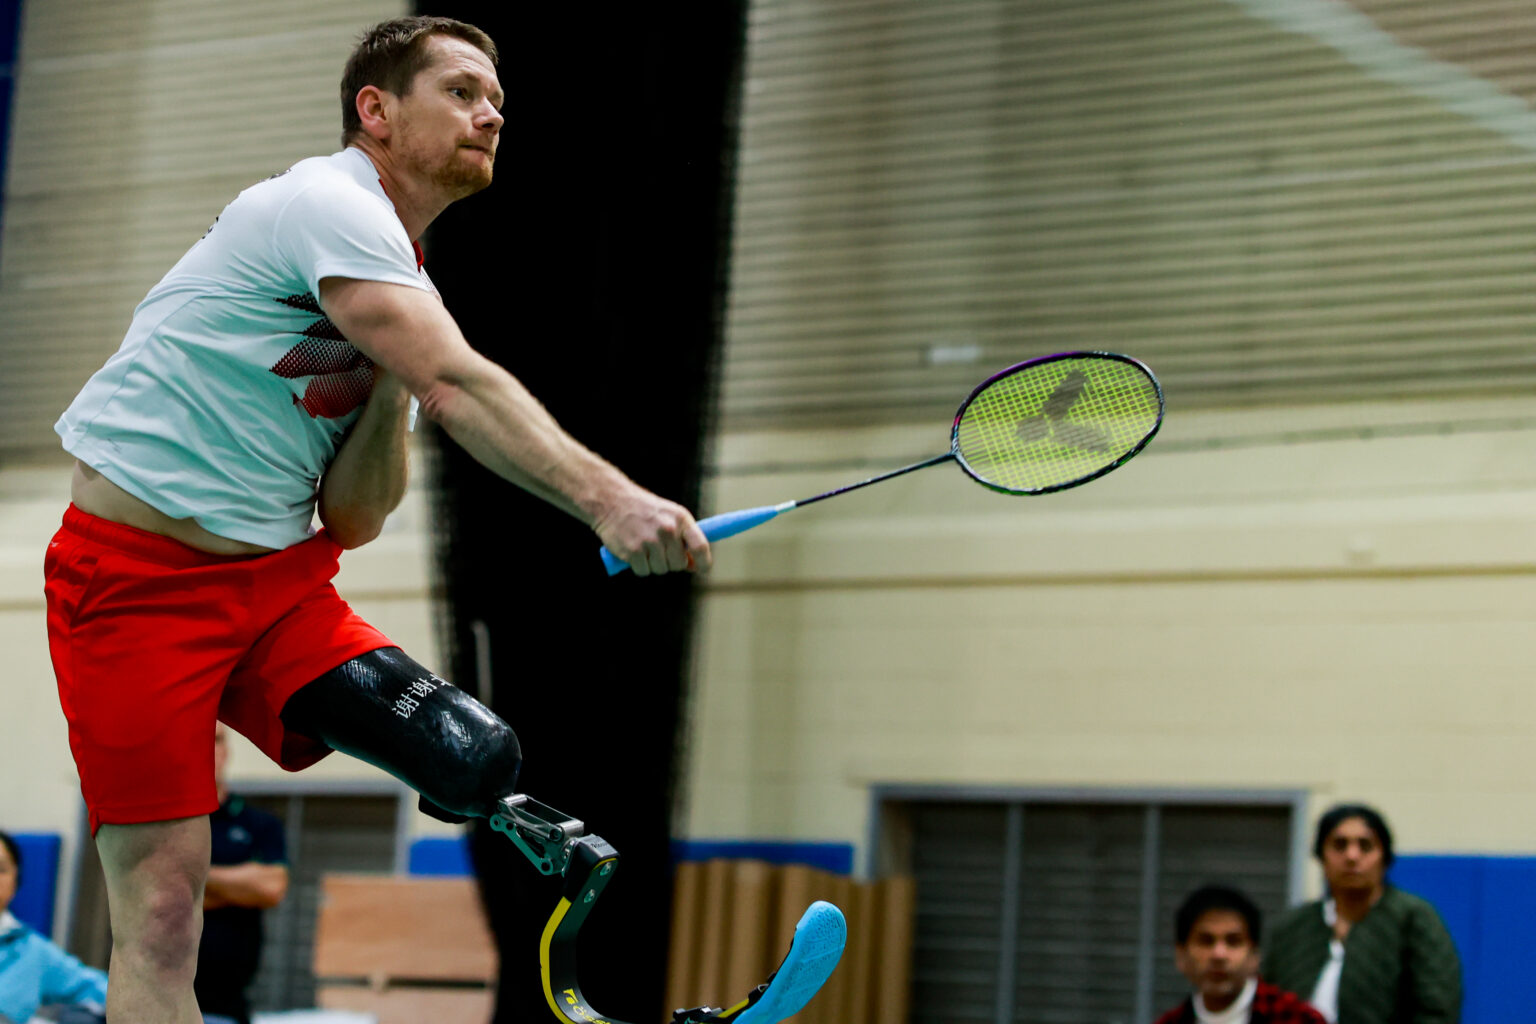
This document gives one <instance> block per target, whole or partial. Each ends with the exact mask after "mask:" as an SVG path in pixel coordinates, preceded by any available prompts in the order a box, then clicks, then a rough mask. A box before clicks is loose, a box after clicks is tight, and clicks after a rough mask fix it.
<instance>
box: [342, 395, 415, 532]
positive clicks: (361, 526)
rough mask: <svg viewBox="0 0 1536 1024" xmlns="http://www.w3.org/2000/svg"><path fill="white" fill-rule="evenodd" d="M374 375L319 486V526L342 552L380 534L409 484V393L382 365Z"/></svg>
mask: <svg viewBox="0 0 1536 1024" xmlns="http://www.w3.org/2000/svg"><path fill="white" fill-rule="evenodd" d="M373 374H374V376H373V391H372V393H371V394H370V395H369V396H368V403H367V404H366V405H365V406H364V407H363V411H362V414H361V415H359V416H358V418H357V422H356V423H355V424H353V426H352V432H351V433H350V434H349V435H347V439H346V440H345V441H343V442H342V444H341V448H340V449H339V450H338V451H337V452H336V458H335V459H333V460H332V462H331V464H330V466H329V467H328V468H327V469H326V472H325V476H324V477H323V478H322V479H321V481H320V522H321V523H322V524H324V526H325V529H326V532H327V533H329V534H330V535H331V537H332V538H333V539H334V540H335V541H336V543H338V544H340V545H341V546H342V547H344V548H355V547H360V546H361V545H363V544H366V543H368V542H369V541H371V540H373V539H374V538H375V537H377V536H378V535H379V532H380V531H381V530H383V529H384V519H385V517H387V516H388V515H389V514H390V513H391V512H393V511H394V510H395V507H396V506H397V505H399V504H400V499H401V498H403V497H404V496H405V485H406V481H407V479H408V464H409V450H408V446H407V443H406V437H405V435H406V430H405V425H406V416H407V413H408V411H409V409H410V401H411V396H410V392H408V391H406V389H405V387H404V385H402V384H401V383H400V382H399V380H397V379H396V378H395V376H394V375H393V374H391V373H389V372H388V371H387V370H385V369H384V368H383V367H382V366H377V365H375V366H374V368H373Z"/></svg>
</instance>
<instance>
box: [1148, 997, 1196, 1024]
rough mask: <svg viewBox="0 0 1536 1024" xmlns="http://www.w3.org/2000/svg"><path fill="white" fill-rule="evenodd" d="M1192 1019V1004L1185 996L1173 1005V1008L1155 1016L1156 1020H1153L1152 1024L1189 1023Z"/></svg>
mask: <svg viewBox="0 0 1536 1024" xmlns="http://www.w3.org/2000/svg"><path fill="white" fill-rule="evenodd" d="M1194 1019H1195V1011H1194V1005H1193V1003H1192V1002H1191V1001H1190V1000H1189V999H1188V998H1186V999H1185V1000H1184V1001H1183V1002H1182V1003H1180V1004H1179V1005H1178V1006H1175V1007H1174V1008H1173V1009H1171V1010H1169V1011H1168V1012H1167V1013H1165V1014H1163V1015H1162V1016H1161V1017H1159V1018H1157V1020H1155V1021H1153V1024H1189V1022H1190V1021H1193V1020H1194Z"/></svg>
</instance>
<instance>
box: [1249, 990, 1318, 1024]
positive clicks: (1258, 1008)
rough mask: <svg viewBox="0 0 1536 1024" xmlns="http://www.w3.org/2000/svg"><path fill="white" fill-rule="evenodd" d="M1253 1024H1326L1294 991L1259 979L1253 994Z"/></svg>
mask: <svg viewBox="0 0 1536 1024" xmlns="http://www.w3.org/2000/svg"><path fill="white" fill-rule="evenodd" d="M1253 1024H1327V1020H1326V1018H1324V1017H1323V1015H1322V1014H1321V1013H1319V1012H1318V1011H1317V1010H1315V1009H1314V1008H1313V1007H1312V1006H1311V1004H1309V1003H1307V1002H1306V1001H1305V1000H1303V999H1302V998H1301V997H1300V996H1298V995H1296V994H1295V993H1294V992H1287V991H1285V989H1282V988H1278V987H1276V986H1274V985H1271V984H1269V983H1268V982H1266V981H1261V982H1259V987H1258V989H1257V990H1256V991H1255V992H1254V994H1253Z"/></svg>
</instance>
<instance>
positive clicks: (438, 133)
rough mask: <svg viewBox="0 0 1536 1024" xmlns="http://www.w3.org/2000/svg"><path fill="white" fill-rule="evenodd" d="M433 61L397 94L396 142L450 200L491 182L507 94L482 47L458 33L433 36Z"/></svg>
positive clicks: (404, 157) (406, 160) (407, 161)
mask: <svg viewBox="0 0 1536 1024" xmlns="http://www.w3.org/2000/svg"><path fill="white" fill-rule="evenodd" d="M426 45H427V49H428V50H429V52H430V53H431V55H432V58H431V62H430V63H429V64H428V65H427V66H426V67H425V68H423V69H422V70H421V71H419V72H417V74H416V78H415V79H414V81H413V82H412V84H411V90H410V92H408V93H406V94H405V95H404V96H400V97H396V100H397V102H398V107H397V108H396V109H397V118H398V120H397V121H396V123H395V125H394V130H393V132H392V134H391V137H390V143H389V144H390V148H391V149H392V150H393V151H394V152H395V154H396V156H397V157H398V158H399V159H400V161H401V163H402V164H403V165H405V166H406V167H408V168H410V169H411V170H412V171H414V172H415V174H416V175H417V176H418V177H419V178H423V179H425V180H427V181H430V182H431V183H432V184H434V185H435V186H437V188H439V189H440V190H442V191H443V192H445V193H446V194H447V196H448V198H449V199H450V200H454V199H462V198H464V197H465V196H468V195H473V194H474V193H476V192H478V191H480V190H481V189H483V188H485V187H486V186H487V185H489V184H490V183H491V170H492V167H493V165H494V164H495V162H496V146H497V143H498V142H499V141H500V138H501V125H502V117H501V113H500V109H501V104H502V101H503V98H504V97H503V96H502V92H501V83H500V82H499V81H497V79H496V69H495V68H494V67H492V66H491V61H490V58H488V57H487V56H486V55H485V54H484V53H483V52H481V50H479V49H478V48H477V47H475V46H472V45H470V44H469V43H467V42H465V41H464V40H462V39H458V38H455V37H453V36H432V37H430V38H429V39H428V40H427V44H426Z"/></svg>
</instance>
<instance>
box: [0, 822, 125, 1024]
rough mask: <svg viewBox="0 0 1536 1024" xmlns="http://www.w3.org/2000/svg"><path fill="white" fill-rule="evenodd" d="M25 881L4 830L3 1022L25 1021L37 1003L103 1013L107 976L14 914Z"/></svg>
mask: <svg viewBox="0 0 1536 1024" xmlns="http://www.w3.org/2000/svg"><path fill="white" fill-rule="evenodd" d="M20 885H21V849H20V847H18V846H17V845H16V840H14V839H12V838H11V837H10V836H9V835H7V834H6V833H4V832H0V1021H7V1022H15V1024H26V1022H27V1021H30V1020H31V1019H32V1016H33V1014H35V1013H36V1012H37V1008H38V1007H39V1006H45V1005H56V1004H57V1005H65V1006H80V1007H83V1008H86V1009H90V1010H93V1011H95V1012H97V1013H99V1012H100V1011H101V1009H102V1007H104V1006H105V1005H106V1002H107V976H106V975H105V974H103V973H102V972H101V971H98V970H96V969H95V968H94V967H87V966H85V965H84V964H82V963H81V962H80V961H79V960H76V959H75V958H74V957H72V956H70V955H69V954H68V953H66V952H64V951H63V950H62V949H60V948H59V947H58V946H55V945H54V944H53V943H52V942H49V941H48V939H47V938H45V937H44V936H42V935H40V934H38V933H37V932H36V931H34V930H33V929H31V928H29V927H27V926H26V925H24V924H22V923H21V922H20V921H18V920H17V919H16V916H15V915H14V914H12V913H11V911H10V906H11V900H12V899H14V898H15V896H16V890H17V888H18V887H19V886H20Z"/></svg>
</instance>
